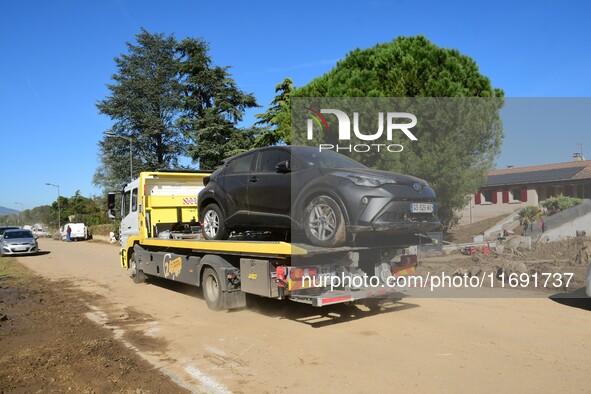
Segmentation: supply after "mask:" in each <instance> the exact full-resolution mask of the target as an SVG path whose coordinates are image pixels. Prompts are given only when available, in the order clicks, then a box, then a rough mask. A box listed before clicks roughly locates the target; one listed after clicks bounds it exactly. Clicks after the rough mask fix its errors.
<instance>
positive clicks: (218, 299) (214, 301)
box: [201, 267, 225, 311]
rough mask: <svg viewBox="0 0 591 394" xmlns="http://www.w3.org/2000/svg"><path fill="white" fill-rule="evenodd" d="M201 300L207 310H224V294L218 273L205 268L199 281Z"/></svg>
mask: <svg viewBox="0 0 591 394" xmlns="http://www.w3.org/2000/svg"><path fill="white" fill-rule="evenodd" d="M201 286H202V287H203V298H205V302H206V303H207V306H208V307H209V309H212V310H214V311H219V310H222V309H224V307H225V305H224V304H225V303H224V292H223V290H222V283H221V282H220V278H219V277H218V273H217V272H216V271H215V270H214V269H213V268H209V267H208V268H206V269H205V270H204V271H203V277H202V279H201Z"/></svg>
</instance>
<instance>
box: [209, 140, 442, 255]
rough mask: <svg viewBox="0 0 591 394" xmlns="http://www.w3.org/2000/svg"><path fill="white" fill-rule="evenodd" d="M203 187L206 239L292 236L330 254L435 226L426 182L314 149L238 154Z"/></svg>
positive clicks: (432, 195)
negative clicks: (365, 238)
mask: <svg viewBox="0 0 591 394" xmlns="http://www.w3.org/2000/svg"><path fill="white" fill-rule="evenodd" d="M204 184H205V188H204V189H203V190H201V192H200V193H199V195H198V204H199V205H198V206H199V220H200V222H201V223H202V224H203V234H204V236H205V238H207V239H227V238H228V237H229V235H230V232H231V231H245V230H253V231H255V230H267V231H276V232H277V231H279V232H280V231H284V232H285V231H289V230H290V229H294V230H300V231H301V230H303V231H304V232H305V234H306V237H307V239H308V241H309V242H310V243H312V244H314V245H316V246H324V247H335V246H340V245H342V244H344V243H345V242H346V240H347V239H351V237H352V236H353V235H358V234H360V233H371V232H380V233H387V234H392V235H409V234H415V233H424V232H428V231H433V230H435V229H438V228H439V227H440V225H441V224H440V221H439V220H438V219H437V216H436V209H437V206H436V203H435V192H434V191H433V189H431V188H430V187H429V185H428V184H427V182H425V181H424V180H422V179H418V178H415V177H412V176H409V175H402V174H397V173H393V172H387V171H379V170H374V169H370V168H368V167H366V166H364V165H362V164H360V163H358V162H356V161H354V160H351V159H349V158H347V157H346V156H343V155H341V154H339V153H336V152H332V151H323V152H319V150H318V148H312V147H303V146H274V147H268V148H261V149H256V150H252V151H249V152H245V153H241V154H239V155H236V156H233V157H231V158H229V159H228V160H226V162H225V163H224V164H223V166H222V167H221V168H219V169H218V170H216V171H214V172H213V174H212V175H211V176H210V177H206V178H204ZM292 192H293V193H292Z"/></svg>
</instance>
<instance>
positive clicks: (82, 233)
mask: <svg viewBox="0 0 591 394" xmlns="http://www.w3.org/2000/svg"><path fill="white" fill-rule="evenodd" d="M68 226H70V229H71V230H72V231H71V233H70V239H71V240H72V241H83V240H85V239H88V227H86V225H85V224H84V223H66V224H64V225H63V227H62V228H61V230H60V235H61V237H62V241H65V240H67V239H68Z"/></svg>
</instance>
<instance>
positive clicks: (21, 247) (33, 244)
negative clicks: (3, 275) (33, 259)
mask: <svg viewBox="0 0 591 394" xmlns="http://www.w3.org/2000/svg"><path fill="white" fill-rule="evenodd" d="M0 242H1V245H0V246H1V247H2V249H1V250H0V255H2V256H12V255H17V254H35V253H37V252H39V244H37V238H36V237H34V236H33V233H32V232H31V230H23V229H18V230H6V231H5V232H4V236H3V237H2V241H0Z"/></svg>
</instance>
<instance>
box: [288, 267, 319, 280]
mask: <svg viewBox="0 0 591 394" xmlns="http://www.w3.org/2000/svg"><path fill="white" fill-rule="evenodd" d="M316 275H318V268H316V267H310V268H292V269H290V270H289V279H291V280H299V279H302V278H303V277H304V276H307V277H309V278H312V277H314V276H316Z"/></svg>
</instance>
